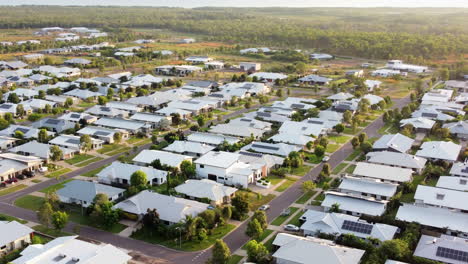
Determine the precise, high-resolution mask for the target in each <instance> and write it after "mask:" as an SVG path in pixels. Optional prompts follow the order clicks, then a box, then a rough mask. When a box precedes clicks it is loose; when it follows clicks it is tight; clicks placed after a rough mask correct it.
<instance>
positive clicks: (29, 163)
mask: <svg viewBox="0 0 468 264" xmlns="http://www.w3.org/2000/svg"><path fill="white" fill-rule="evenodd" d="M41 167H42V159H40V158H38V157H34V156H23V155H19V154H15V153H0V168H3V170H2V171H0V182H4V181H6V180H9V179H12V178H15V177H16V176H18V175H20V174H23V173H28V172H29V173H30V172H34V171H37V170H39V169H40V168H41Z"/></svg>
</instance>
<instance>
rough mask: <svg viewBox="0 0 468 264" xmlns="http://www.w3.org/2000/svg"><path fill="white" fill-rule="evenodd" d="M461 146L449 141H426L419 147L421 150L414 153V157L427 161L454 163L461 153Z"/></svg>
mask: <svg viewBox="0 0 468 264" xmlns="http://www.w3.org/2000/svg"><path fill="white" fill-rule="evenodd" d="M461 148H462V147H461V146H460V145H458V144H455V143H453V142H451V141H428V142H424V143H423V144H422V145H421V149H420V150H418V152H416V156H419V157H423V158H426V159H428V160H434V161H437V160H445V161H448V162H455V161H457V159H458V155H459V154H460V151H461Z"/></svg>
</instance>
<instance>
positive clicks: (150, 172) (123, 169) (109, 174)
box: [96, 161, 167, 183]
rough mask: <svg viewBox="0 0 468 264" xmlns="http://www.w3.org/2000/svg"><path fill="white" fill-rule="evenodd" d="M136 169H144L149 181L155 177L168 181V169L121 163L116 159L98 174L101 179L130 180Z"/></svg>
mask: <svg viewBox="0 0 468 264" xmlns="http://www.w3.org/2000/svg"><path fill="white" fill-rule="evenodd" d="M136 171H142V172H144V173H145V174H146V178H147V180H148V181H149V182H153V179H163V182H165V181H166V177H167V171H162V170H157V169H154V168H151V167H144V166H138V165H133V164H128V163H121V162H119V161H114V162H112V164H111V165H110V166H107V167H105V168H104V169H103V170H101V171H100V172H99V173H98V174H96V176H97V177H98V178H99V181H101V182H106V183H110V182H113V181H114V180H115V179H126V180H128V181H130V179H131V176H132V174H133V173H134V172H136Z"/></svg>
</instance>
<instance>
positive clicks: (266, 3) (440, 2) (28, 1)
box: [0, 0, 468, 8]
mask: <svg viewBox="0 0 468 264" xmlns="http://www.w3.org/2000/svg"><path fill="white" fill-rule="evenodd" d="M0 5H120V6H170V7H186V8H192V7H203V6H220V7H227V6H229V7H271V6H284V7H465V8H468V0H326V1H323V0H0Z"/></svg>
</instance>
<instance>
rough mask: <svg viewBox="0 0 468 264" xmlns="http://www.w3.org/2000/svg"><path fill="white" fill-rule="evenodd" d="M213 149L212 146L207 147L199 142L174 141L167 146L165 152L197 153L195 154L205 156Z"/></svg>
mask: <svg viewBox="0 0 468 264" xmlns="http://www.w3.org/2000/svg"><path fill="white" fill-rule="evenodd" d="M213 149H215V147H214V146H211V145H207V144H204V143H199V142H192V141H179V140H176V141H174V142H173V143H172V144H170V145H169V146H167V147H165V148H164V150H165V151H170V152H176V153H186V152H187V153H188V152H190V153H197V154H201V155H203V154H205V153H207V152H209V151H211V150H213Z"/></svg>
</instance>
